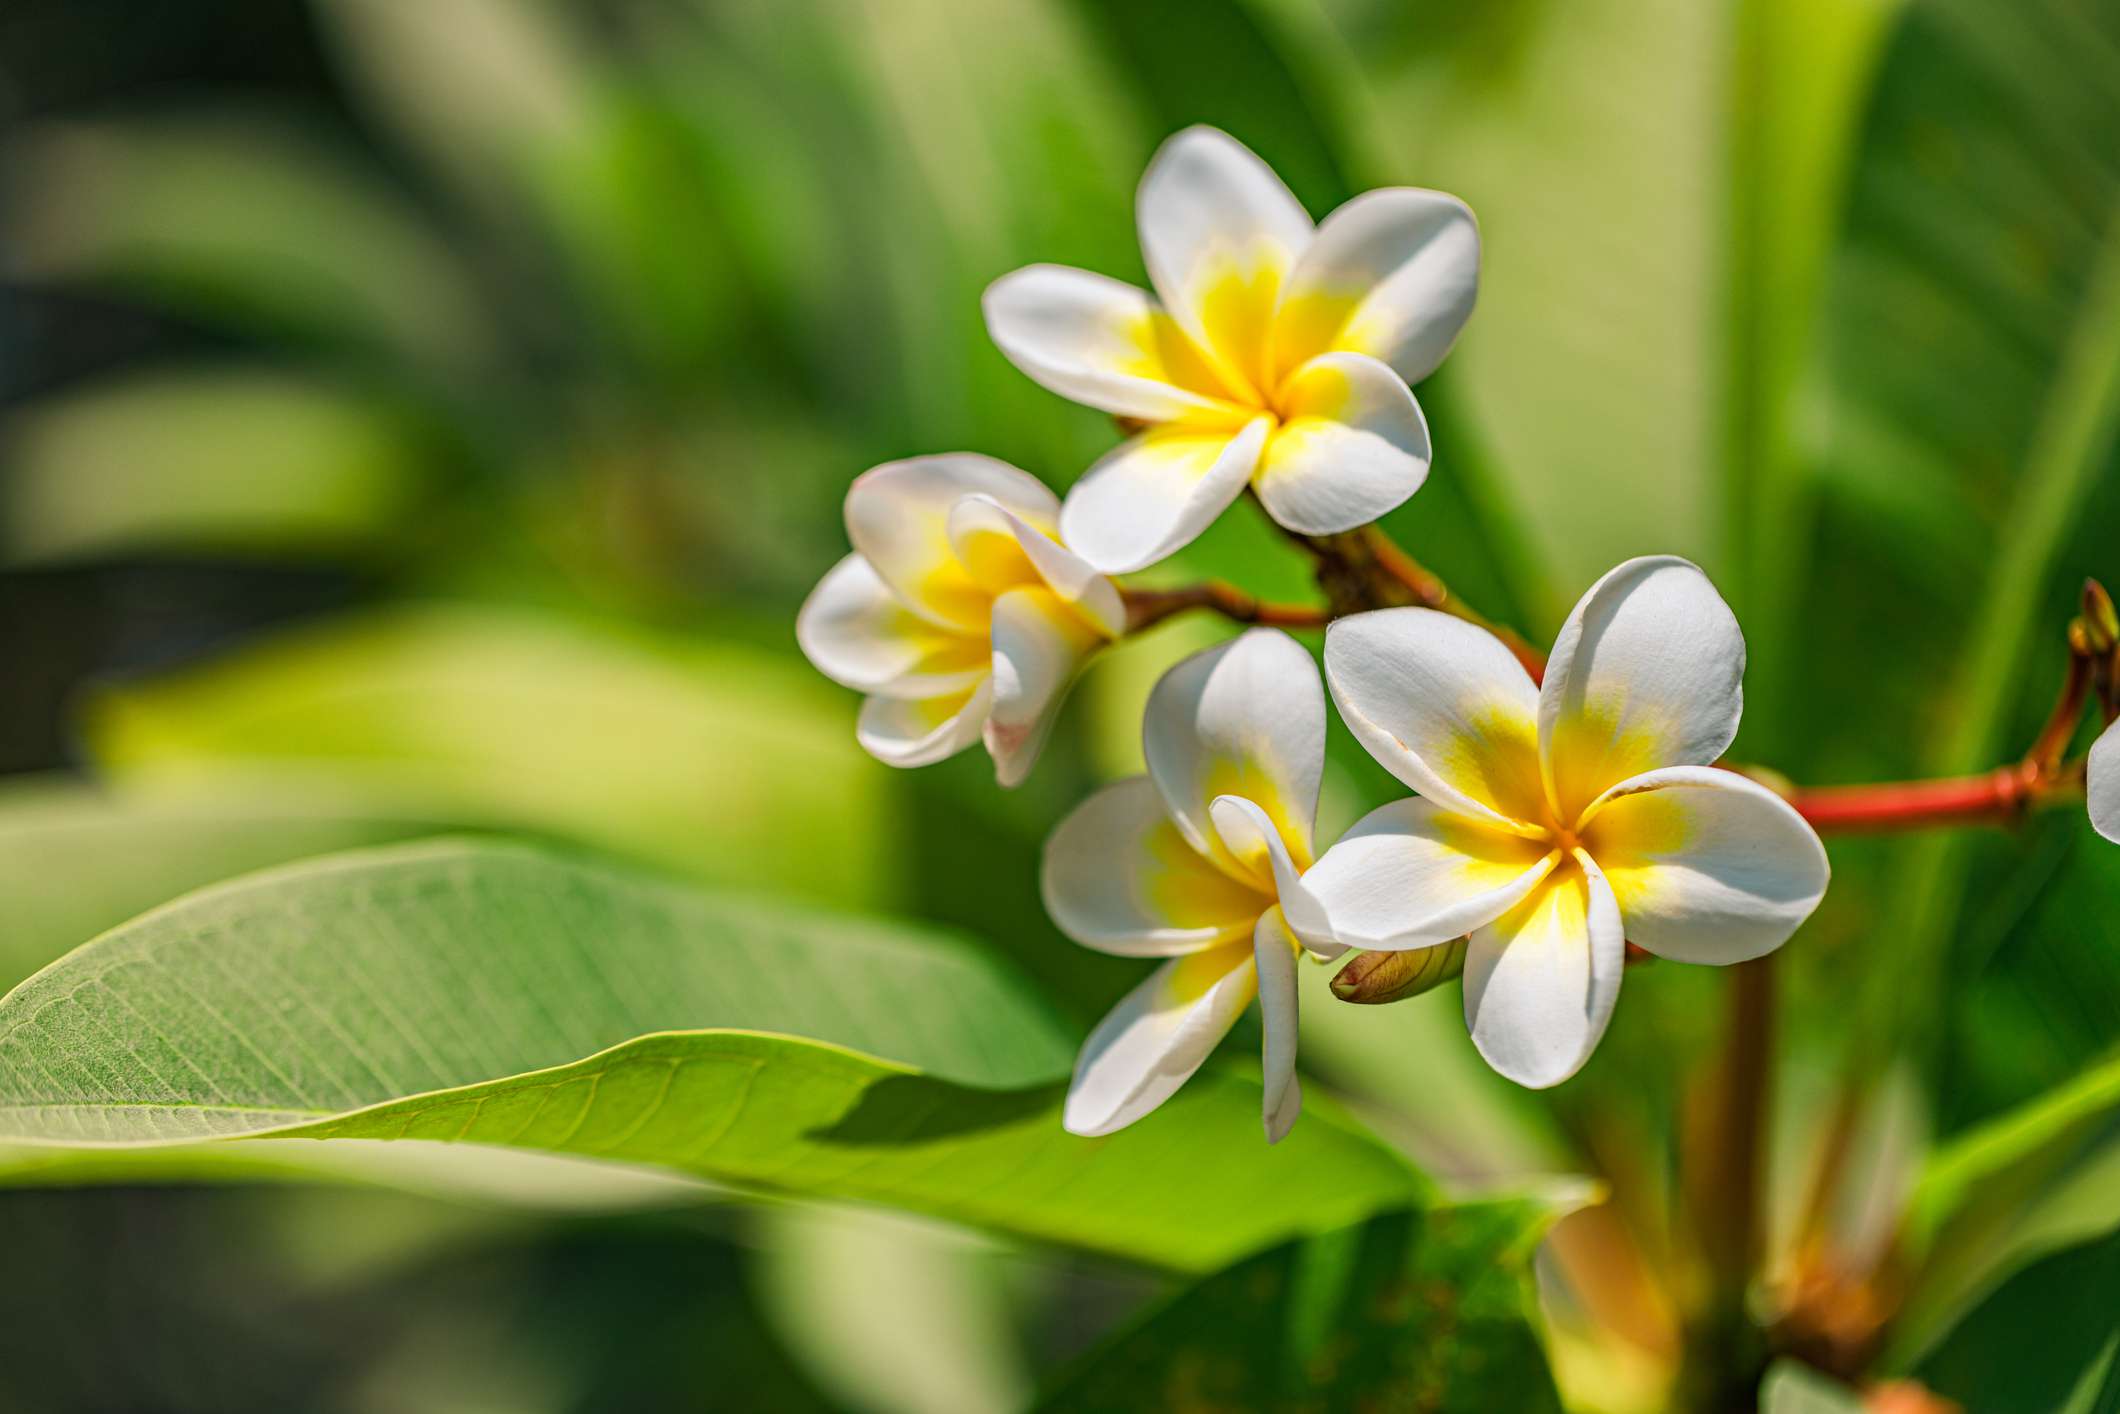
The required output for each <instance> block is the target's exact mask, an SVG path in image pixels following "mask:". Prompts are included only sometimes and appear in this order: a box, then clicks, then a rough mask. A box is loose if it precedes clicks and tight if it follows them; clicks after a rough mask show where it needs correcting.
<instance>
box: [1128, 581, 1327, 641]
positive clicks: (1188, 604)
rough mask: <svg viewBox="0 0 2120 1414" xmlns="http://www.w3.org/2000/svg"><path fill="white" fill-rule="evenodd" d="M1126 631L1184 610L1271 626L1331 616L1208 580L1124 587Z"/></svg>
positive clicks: (1308, 624)
mask: <svg viewBox="0 0 2120 1414" xmlns="http://www.w3.org/2000/svg"><path fill="white" fill-rule="evenodd" d="M1121 592H1122V593H1123V594H1124V596H1125V598H1126V631H1127V632H1128V633H1139V632H1140V631H1141V630H1142V629H1145V628H1148V627H1150V626H1152V625H1155V624H1159V623H1161V622H1163V620H1165V619H1167V618H1169V617H1170V616H1171V615H1173V614H1181V613H1184V612H1185V611H1186V610H1187V609H1212V610H1213V611H1214V612H1216V613H1218V614H1220V615H1221V616H1222V617H1223V618H1226V619H1234V620H1236V621H1237V622H1238V623H1243V624H1265V625H1268V626H1270V627H1274V628H1322V627H1324V626H1325V624H1326V623H1327V622H1328V621H1329V620H1330V619H1331V617H1332V616H1331V615H1330V614H1329V613H1327V612H1326V611H1325V610H1324V609H1320V608H1313V607H1311V606H1310V605H1308V604H1271V603H1266V602H1263V601H1261V600H1258V599H1254V598H1252V597H1251V596H1250V595H1249V594H1246V593H1245V592H1244V591H1243V590H1241V589H1239V588H1237V587H1236V586H1235V585H1233V584H1228V583H1225V582H1223V581H1222V580H1218V579H1211V580H1208V581H1206V582H1204V583H1201V584H1188V585H1182V586H1180V587H1178V588H1176V589H1126V590H1123V591H1121Z"/></svg>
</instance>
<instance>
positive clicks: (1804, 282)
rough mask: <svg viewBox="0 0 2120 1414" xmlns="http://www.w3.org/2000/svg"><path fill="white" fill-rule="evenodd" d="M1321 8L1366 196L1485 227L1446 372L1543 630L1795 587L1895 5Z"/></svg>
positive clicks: (1813, 1) (1847, 1)
mask: <svg viewBox="0 0 2120 1414" xmlns="http://www.w3.org/2000/svg"><path fill="white" fill-rule="evenodd" d="M1334 8H1335V9H1337V10H1339V11H1341V12H1343V13H1342V18H1341V22H1342V24H1343V26H1344V28H1345V29H1346V31H1347V33H1348V36H1349V41H1350V47H1351V49H1352V50H1353V51H1354V52H1355V53H1356V55H1357V56H1358V63H1359V70H1360V72H1361V74H1362V76H1363V77H1364V78H1365V79H1366V80H1367V82H1368V84H1369V87H1370V89H1371V91H1372V93H1373V103H1372V105H1371V106H1370V108H1369V110H1368V111H1369V112H1370V114H1371V115H1372V116H1373V122H1372V124H1371V125H1370V127H1369V128H1368V130H1367V132H1366V134H1365V136H1366V137H1367V139H1368V142H1369V146H1370V148H1371V149H1372V150H1373V151H1374V152H1375V153H1376V154H1377V156H1376V159H1375V162H1376V166H1377V170H1378V174H1379V175H1381V176H1383V177H1385V178H1387V179H1389V180H1396V181H1404V182H1412V183H1417V184H1420V185H1427V186H1440V187H1444V188H1446V189H1449V190H1452V191H1455V192H1457V193H1458V194H1459V195H1461V196H1463V197H1465V198H1466V199H1467V200H1468V201H1470V202H1471V203H1472V205H1473V208H1474V209H1475V210H1476V211H1478V212H1479V213H1480V217H1481V226H1482V232H1483V236H1484V239H1485V256H1486V269H1485V272H1484V275H1483V280H1482V288H1481V295H1480V309H1479V311H1478V313H1477V314H1476V315H1475V317H1474V319H1473V321H1472V324H1471V326H1470V327H1469V328H1468V330H1467V332H1466V336H1465V339H1464V342H1463V345H1462V347H1461V348H1460V349H1459V350H1458V351H1457V352H1456V353H1455V354H1453V356H1452V360H1451V367H1452V369H1453V371H1454V373H1455V374H1456V375H1457V376H1459V377H1460V378H1462V379H1463V381H1464V385H1465V392H1466V395H1467V398H1468V400H1469V402H1470V404H1471V406H1472V407H1473V409H1474V410H1475V411H1476V413H1478V414H1479V415H1480V417H1481V421H1482V425H1483V426H1484V427H1485V428H1486V429H1487V430H1488V432H1489V435H1490V436H1491V438H1492V441H1493V444H1494V447H1495V450H1496V452H1497V453H1498V454H1499V455H1498V458H1497V461H1498V479H1499V480H1500V482H1501V484H1502V485H1504V486H1505V487H1506V488H1507V489H1508V491H1510V492H1511V493H1513V495H1514V497H1515V499H1516V501H1517V502H1518V504H1519V505H1520V506H1521V513H1522V515H1523V516H1524V518H1525V520H1526V521H1527V522H1528V524H1529V526H1530V528H1531V530H1532V532H1533V534H1534V538H1535V541H1536V544H1537V548H1538V551H1539V558H1540V560H1541V562H1543V563H1544V564H1545V565H1546V566H1548V567H1549V570H1550V572H1551V575H1552V586H1553V588H1554V589H1555V590H1556V591H1558V592H1559V594H1560V596H1561V597H1560V599H1559V601H1558V602H1557V603H1552V604H1548V605H1543V606H1542V607H1543V608H1545V610H1546V612H1547V613H1549V614H1550V613H1552V612H1554V611H1555V610H1557V609H1559V608H1561V607H1564V606H1565V604H1566V602H1567V600H1568V599H1569V598H1571V597H1572V596H1573V595H1574V594H1575V593H1576V592H1578V591H1579V590H1580V589H1581V588H1582V587H1583V586H1585V585H1587V584H1588V583H1589V581H1590V580H1591V579H1592V578H1593V577H1594V576H1596V575H1597V574H1599V573H1602V572H1603V571H1604V570H1605V569H1607V568H1609V567H1610V566H1611V565H1612V564H1613V563H1614V562H1615V561H1617V560H1618V559H1621V558H1623V557H1625V556H1628V555H1634V554H1641V553H1644V552H1646V551H1651V550H1668V551H1677V552H1680V553H1685V554H1690V555H1693V556H1695V557H1696V558H1699V559H1701V560H1702V561H1703V563H1705V564H1707V565H1708V566H1709V568H1710V569H1711V571H1712V572H1713V573H1715V574H1716V575H1717V577H1718V581H1719V582H1720V583H1721V584H1722V586H1723V588H1724V590H1725V592H1726V593H1728V594H1729V595H1730V596H1731V598H1732V599H1733V601H1734V602H1736V603H1737V604H1738V606H1739V608H1740V611H1741V612H1748V613H1749V610H1750V609H1751V608H1752V607H1753V604H1754V602H1755V601H1763V600H1764V598H1765V595H1764V593H1763V592H1755V591H1754V582H1755V580H1761V581H1763V580H1764V576H1765V572H1766V571H1768V570H1776V569H1785V570H1793V569H1795V568H1797V567H1798V566H1800V563H1801V560H1800V553H1799V554H1796V555H1792V554H1791V551H1792V550H1794V551H1799V552H1800V545H1797V544H1791V543H1789V542H1788V538H1787V532H1788V531H1789V530H1790V528H1791V526H1792V523H1796V522H1797V521H1798V518H1799V517H1800V514H1801V512H1802V509H1803V506H1802V495H1801V487H1800V485H1799V484H1797V481H1798V478H1799V477H1800V473H1801V470H1802V468H1801V466H1800V465H1795V464H1793V460H1792V457H1791V456H1790V453H1789V435H1790V427H1789V423H1790V421H1791V419H1790V417H1789V412H1790V407H1789V404H1790V400H1791V393H1792V389H1793V387H1794V385H1795V383H1796V374H1797V370H1798V369H1800V367H1801V360H1802V355H1803V354H1804V352H1805V350H1806V348H1807V343H1808V337H1809V332H1810V328H1811V321H1812V318H1813V315H1814V312H1815V310H1816V309H1817V307H1818V298H1817V296H1818V282H1819V271H1820V267H1821V265H1822V260H1823V252H1824V251H1825V249H1826V247H1827V244H1828V241H1829V238H1830V234H1831V232H1832V230H1833V228H1834V223H1835V218H1836V213H1837V211H1838V209H1839V199H1840V195H1841V191H1842V183H1841V161H1842V157H1843V153H1844V150H1845V144H1844V136H1845V132H1846V129H1847V127H1848V125H1849V124H1850V122H1851V121H1852V118H1853V115H1854V113H1855V112H1856V111H1857V107H1858V101H1859V98H1860V95H1861V94H1862V93H1863V92H1864V80H1865V78H1866V77H1867V74H1868V72H1869V57H1870V55H1872V54H1873V53H1874V51H1875V47H1876V42H1877V37H1878V35H1879V34H1880V32H1881V26H1880V25H1879V19H1880V18H1881V17H1882V16H1883V15H1885V14H1887V13H1889V11H1890V10H1891V9H1892V8H1893V7H1892V5H1891V4H1890V3H1889V0H1875V2H1874V3H1873V0H1805V3H1800V4H1786V3H1785V4H1779V5H1773V4H1754V3H1751V0H1727V3H1721V4H1710V5H1701V4H1692V3H1686V0H1658V3H1653V4H1647V5H1644V4H1640V3H1632V0H1591V2H1590V3H1581V4H1571V5H1567V6H1562V7H1554V6H1547V5H1538V4H1525V3H1501V4H1493V5H1486V6H1480V7H1476V8H1474V9H1466V8H1465V7H1459V6H1452V5H1446V4H1438V3H1415V4H1411V5H1406V4H1384V3H1368V4H1365V3H1360V0H1342V3H1340V4H1337V5H1335V7H1334ZM1440 466H1441V462H1440V459H1439V469H1440ZM1755 559H1763V560H1764V563H1763V564H1762V565H1761V567H1760V568H1761V571H1762V573H1761V575H1757V576H1755V574H1754V573H1753V571H1752V561H1754V560H1755ZM1762 587H1763V588H1764V585H1763V584H1762ZM1761 607H1762V608H1764V603H1763V602H1761ZM1767 617H1769V618H1772V617H1776V616H1774V615H1768V616H1767ZM1747 622H1748V626H1751V619H1750V618H1749V617H1748V619H1747ZM1756 627H1766V625H1764V624H1762V625H1758V626H1756ZM1770 631H1771V630H1770ZM1763 666H1765V667H1767V668H1771V667H1772V666H1773V664H1772V660H1771V658H1768V659H1766V660H1765V662H1764V664H1763Z"/></svg>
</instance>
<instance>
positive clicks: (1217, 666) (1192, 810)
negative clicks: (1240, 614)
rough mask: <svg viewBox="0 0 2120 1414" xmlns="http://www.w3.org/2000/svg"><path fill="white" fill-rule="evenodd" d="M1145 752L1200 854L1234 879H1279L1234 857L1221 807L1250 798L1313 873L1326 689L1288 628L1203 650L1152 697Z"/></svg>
mask: <svg viewBox="0 0 2120 1414" xmlns="http://www.w3.org/2000/svg"><path fill="white" fill-rule="evenodd" d="M1141 750H1142V754H1143V756H1145V757H1146V758H1147V762H1148V775H1149V779H1150V780H1152V781H1154V782H1155V783H1156V789H1157V790H1158V791H1160V792H1161V793H1162V796H1163V801H1164V805H1165V807H1166V808H1167V809H1168V810H1169V812H1170V816H1171V819H1173V820H1174V821H1176V822H1177V825H1178V828H1179V829H1180V830H1183V831H1184V832H1185V837H1186V839H1188V840H1190V841H1191V842H1192V846H1193V848H1194V849H1196V850H1198V851H1199V852H1200V853H1201V854H1202V855H1204V856H1206V857H1207V858H1209V859H1212V860H1214V861H1215V863H1216V864H1218V865H1220V866H1221V867H1222V868H1223V869H1225V870H1228V871H1229V873H1230V874H1231V876H1232V877H1234V878H1238V879H1243V880H1246V881H1250V882H1256V883H1259V884H1261V885H1262V886H1263V885H1268V884H1270V883H1271V876H1270V874H1266V875H1262V874H1261V872H1260V871H1259V870H1258V869H1256V868H1255V867H1254V864H1253V863H1248V862H1246V861H1244V860H1240V859H1238V858H1237V857H1236V856H1235V855H1233V854H1231V853H1230V851H1229V849H1228V847H1227V846H1225V845H1224V844H1223V843H1222V838H1221V835H1220V833H1219V832H1218V831H1217V830H1216V828H1215V821H1214V817H1213V801H1214V799H1215V797H1217V796H1222V795H1236V796H1242V797H1243V798H1244V799H1245V800H1247V801H1250V802H1252V803H1253V804H1255V805H1257V806H1258V807H1259V808H1260V809H1261V810H1263V811H1264V812H1265V814H1266V816H1267V818H1268V819H1269V820H1270V821H1272V824H1273V834H1274V837H1275V838H1276V839H1277V840H1279V841H1281V842H1283V843H1285V845H1286V847H1287V848H1288V849H1289V851H1290V852H1291V853H1293V854H1295V855H1297V856H1298V865H1299V867H1308V866H1309V864H1310V853H1311V827H1312V824H1313V822H1314V821H1315V820H1316V818H1317V812H1318V782H1319V779H1320V778H1321V777H1322V776H1323V774H1324V770H1325V693H1324V691H1323V689H1322V688H1320V687H1319V685H1318V672H1317V667H1316V665H1314V664H1313V663H1312V662H1311V658H1310V654H1309V653H1308V652H1307V651H1306V650H1305V649H1304V647H1303V645H1302V644H1300V643H1297V642H1296V641H1295V640H1294V639H1292V638H1290V637H1289V636H1288V635H1287V634H1285V633H1282V632H1281V631H1280V630H1279V629H1270V628H1255V629H1248V630H1246V631H1245V632H1244V633H1243V634H1241V635H1239V636H1238V637H1236V638H1233V639H1231V640H1230V641H1229V642H1227V643H1219V644H1216V645H1215V646H1214V647H1212V648H1209V649H1205V650H1203V651H1202V652H1199V653H1195V654H1193V655H1192V656H1191V657H1189V658H1186V659H1185V660H1183V661H1182V662H1180V663H1178V664H1177V665H1176V666H1175V667H1173V668H1171V670H1170V671H1169V672H1167V673H1165V674H1164V675H1163V676H1162V678H1161V679H1160V680H1159V681H1158V682H1157V683H1156V685H1155V687H1154V688H1153V689H1152V690H1151V691H1150V692H1149V694H1148V707H1147V710H1146V711H1145V712H1144V713H1143V714H1142V719H1141Z"/></svg>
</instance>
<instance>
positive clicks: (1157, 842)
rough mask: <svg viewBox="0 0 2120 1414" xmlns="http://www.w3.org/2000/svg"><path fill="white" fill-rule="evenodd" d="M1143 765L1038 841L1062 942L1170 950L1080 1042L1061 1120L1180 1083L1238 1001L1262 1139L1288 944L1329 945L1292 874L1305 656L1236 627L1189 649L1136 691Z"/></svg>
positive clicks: (1110, 1121)
mask: <svg viewBox="0 0 2120 1414" xmlns="http://www.w3.org/2000/svg"><path fill="white" fill-rule="evenodd" d="M1141 743H1142V748H1143V752H1144V754H1145V755H1146V757H1147V760H1148V774H1147V775H1145V776H1135V777H1133V778H1131V779H1129V780H1124V781H1120V782H1119V783H1118V784H1116V785H1111V786H1106V787H1105V788H1104V789H1103V790H1101V791H1098V792H1097V793H1096V794H1095V795H1093V796H1091V797H1090V798H1089V799H1088V800H1086V801H1084V802H1083V803H1082V804H1081V805H1079V806H1077V807H1076V808H1075V810H1074V812H1073V813H1072V814H1070V815H1069V816H1068V817H1067V818H1066V819H1065V820H1063V821H1061V822H1060V826H1059V828H1058V829H1056V830H1054V831H1053V834H1052V838H1051V839H1050V840H1049V841H1047V843H1046V847H1045V874H1044V889H1045V907H1046V911H1047V912H1049V913H1051V914H1052V916H1053V921H1054V922H1055V923H1057V924H1058V925H1059V926H1060V930H1061V931H1062V932H1064V933H1066V934H1067V935H1068V936H1069V937H1070V938H1073V939H1074V940H1075V941H1076V942H1078V943H1081V944H1083V945H1084V946H1085V947H1092V948H1095V949H1097V950H1098V951H1099V952H1108V953H1115V954H1117V955H1118V956H1121V957H1162V958H1168V959H1170V960H1169V961H1168V962H1165V963H1164V964H1163V965H1162V966H1161V967H1159V968H1157V969H1156V970H1155V972H1153V973H1152V974H1150V976H1149V978H1148V980H1147V981H1145V982H1143V983H1142V984H1141V985H1140V986H1138V987H1136V988H1135V989H1134V990H1133V991H1132V992H1130V993H1128V994H1127V996H1126V998H1125V1000H1123V1001H1121V1002H1120V1003H1119V1005H1118V1006H1117V1007H1115V1008H1113V1010H1112V1013H1111V1015H1109V1016H1107V1017H1106V1018H1104V1020H1103V1021H1102V1022H1101V1023H1099V1024H1098V1026H1097V1029H1096V1030H1095V1031H1093V1032H1092V1033H1090V1038H1089V1040H1088V1041H1087V1042H1085V1043H1084V1044H1083V1047H1082V1056H1081V1059H1080V1060H1078V1061H1077V1062H1076V1065H1075V1078H1074V1084H1073V1085H1072V1086H1071V1087H1070V1088H1069V1090H1068V1095H1067V1107H1066V1113H1065V1117H1064V1123H1065V1124H1066V1126H1067V1128H1068V1129H1069V1130H1070V1131H1072V1132H1073V1133H1076V1134H1091V1135H1094V1134H1109V1133H1111V1132H1112V1131H1113V1130H1115V1129H1120V1128H1123V1127H1125V1126H1126V1125H1129V1124H1132V1123H1133V1122H1134V1121H1135V1120H1137V1119H1139V1118H1141V1116H1143V1115H1145V1114H1147V1113H1148V1112H1149V1111H1150V1110H1153V1109H1154V1108H1155V1107H1156V1106H1158V1105H1160V1104H1162V1103H1163V1102H1164V1101H1165V1100H1167V1099H1169V1098H1170V1096H1171V1095H1172V1094H1173V1093H1175V1092H1176V1090H1177V1089H1178V1087H1179V1086H1180V1085H1183V1084H1184V1083H1185V1081H1186V1079H1187V1077H1189V1076H1190V1075H1191V1074H1192V1073H1193V1072H1194V1071H1195V1070H1198V1069H1199V1068H1200V1063H1201V1062H1202V1061H1203V1060H1205V1059H1206V1058H1207V1053H1208V1052H1209V1051H1211V1050H1213V1049H1214V1048H1215V1044H1216V1042H1218V1041H1220V1040H1221V1039H1222V1037H1223V1036H1224V1035H1225V1034H1227V1033H1228V1031H1229V1028H1230V1027H1231V1026H1232V1025H1233V1024H1235V1022H1236V1019H1237V1018H1238V1016H1240V1015H1242V1014H1243V1011H1244V1008H1245V1007H1247V1006H1249V1005H1250V1004H1251V999H1252V997H1253V996H1254V995H1257V996H1258V998H1259V1009H1260V1012H1261V1014H1262V1016H1263V1018H1264V1022H1265V1033H1266V1042H1265V1063H1266V1065H1265V1068H1266V1098H1265V1122H1266V1136H1267V1138H1268V1139H1269V1140H1275V1141H1278V1140H1279V1139H1280V1138H1281V1137H1282V1136H1283V1135H1285V1134H1286V1133H1287V1132H1288V1129H1289V1126H1290V1125H1292V1124H1294V1123H1295V1119H1296V1113H1297V1111H1298V1110H1300V1109H1301V1108H1302V1104H1303V1097H1302V1091H1301V1089H1300V1088H1299V1086H1298V1085H1297V1083H1296V1076H1295V1060H1296V990H1295V988H1296V974H1295V966H1296V954H1297V953H1298V951H1300V950H1301V948H1302V947H1303V946H1304V944H1303V942H1302V941H1301V940H1302V939H1306V938H1315V939H1317V940H1318V942H1317V944H1316V948H1317V951H1319V952H1320V954H1321V955H1324V956H1333V955H1336V954H1337V953H1339V952H1340V951H1341V949H1339V948H1338V947H1336V946H1334V945H1332V944H1331V943H1330V942H1329V941H1326V940H1325V939H1324V936H1323V927H1324V919H1323V917H1322V915H1321V914H1320V913H1319V911H1318V909H1317V907H1316V905H1315V904H1314V903H1312V902H1311V901H1310V898H1309V896H1308V894H1306V893H1305V892H1304V890H1303V886H1302V884H1301V883H1300V881H1299V876H1300V875H1301V873H1302V871H1303V870H1304V869H1305V868H1306V867H1308V866H1309V864H1310V862H1311V826H1312V819H1313V817H1314V816H1315V815H1316V813H1317V805H1318V779H1319V776H1320V775H1321V774H1322V773H1323V771H1324V766H1325V693H1324V690H1323V688H1321V687H1320V686H1319V684H1318V670H1317V668H1316V666H1315V665H1314V664H1313V663H1312V662H1311V660H1310V654H1309V653H1308V652H1306V651H1305V650H1304V649H1303V648H1302V646H1301V645H1299V644H1298V643H1297V642H1296V641H1295V640H1294V639H1292V638H1290V637H1289V636H1288V635H1287V634H1285V633H1281V632H1279V631H1277V630H1274V629H1252V630H1251V631H1249V632H1247V633H1245V634H1244V635H1243V636H1242V637H1241V638H1237V639H1234V640H1232V641H1231V642H1228V643H1224V644H1221V645H1220V646H1218V647H1215V648H1210V649H1208V650H1207V651H1205V652H1203V653H1196V654H1194V655H1193V656H1192V657H1190V658H1187V659H1185V660H1184V661H1183V662H1181V663H1179V664H1178V665H1177V666H1176V667H1174V668H1172V669H1171V670H1170V671H1169V672H1168V673H1166V674H1164V676H1163V678H1162V680H1161V681H1159V682H1158V683H1157V684H1156V686H1155V689H1154V690H1153V691H1152V692H1151V693H1150V694H1149V699H1148V710H1147V714H1146V716H1145V718H1144V720H1143V722H1142V727H1141Z"/></svg>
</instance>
